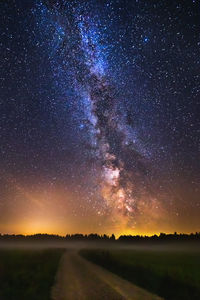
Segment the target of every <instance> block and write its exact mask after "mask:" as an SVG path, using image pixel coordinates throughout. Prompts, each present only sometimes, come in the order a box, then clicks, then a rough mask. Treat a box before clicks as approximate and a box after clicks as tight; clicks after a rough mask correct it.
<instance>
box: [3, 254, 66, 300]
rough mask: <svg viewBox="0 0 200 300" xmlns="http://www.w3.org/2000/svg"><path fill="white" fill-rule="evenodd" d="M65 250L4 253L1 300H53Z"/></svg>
mask: <svg viewBox="0 0 200 300" xmlns="http://www.w3.org/2000/svg"><path fill="white" fill-rule="evenodd" d="M62 253H63V250H56V249H49V250H44V249H43V250H39V249H37V250H36V249H35V250H31V249H28V250H25V249H23V250H20V249H3V250H0V300H49V299H50V293H51V287H52V285H53V284H54V280H55V275H56V272H57V268H58V264H59V260H60V257H61V255H62Z"/></svg>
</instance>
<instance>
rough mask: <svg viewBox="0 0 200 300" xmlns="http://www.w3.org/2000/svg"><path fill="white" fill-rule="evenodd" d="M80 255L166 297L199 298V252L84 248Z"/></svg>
mask: <svg viewBox="0 0 200 300" xmlns="http://www.w3.org/2000/svg"><path fill="white" fill-rule="evenodd" d="M80 254H81V255H82V256H83V257H85V258H86V259H88V260H90V261H92V262H94V263H96V264H99V265H101V266H102V267H104V268H106V269H108V270H109V271H111V272H113V273H116V274H117V275H119V276H121V277H123V278H125V279H127V280H129V281H131V282H132V283H134V284H136V285H138V286H140V287H143V288H145V289H146V290H149V291H150V292H152V293H155V294H157V295H159V296H161V297H164V299H167V300H179V299H181V300H191V299H192V300H197V299H198V300H199V299H200V253H199V252H193V251H187V252H186V251H184V252H178V251H156V250H155V251H154V250H141V251H139V250H86V249H84V250H81V251H80Z"/></svg>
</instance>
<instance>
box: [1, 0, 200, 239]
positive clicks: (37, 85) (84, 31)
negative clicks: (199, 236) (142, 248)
mask: <svg viewBox="0 0 200 300" xmlns="http://www.w3.org/2000/svg"><path fill="white" fill-rule="evenodd" d="M0 10H1V21H0V22H1V25H0V36H1V42H0V47H1V52H0V53H1V55H0V64H1V75H0V82H1V97H0V138H1V139H0V141H1V142H0V231H1V232H2V233H28V234H30V233H36V232H47V233H59V234H65V233H75V232H82V233H89V232H98V233H109V234H110V233H112V232H113V233H115V234H126V233H132V234H138V233H139V234H152V233H158V232H160V231H165V232H171V231H172V232H173V231H180V232H191V231H198V230H199V228H200V227H199V226H200V219H199V214H200V206H199V205H200V204H199V197H200V190H199V187H200V180H199V179H200V163H199V150H200V149H199V146H200V144H199V141H200V124H199V123H200V122H199V113H200V107H199V104H200V73H199V69H200V2H199V1H192V0H180V1H165V0H160V1H145V0H134V1H132V0H101V1H100V0H88V1H81V0H79V1H78V0H74V1H64V0H60V1H55V0H46V1H45V0H43V1H40V0H36V1H33V0H29V1H27V0H12V1H5V0H4V1H3V0H2V1H1V2H0Z"/></svg>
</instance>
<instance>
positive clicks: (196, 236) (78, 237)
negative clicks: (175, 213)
mask: <svg viewBox="0 0 200 300" xmlns="http://www.w3.org/2000/svg"><path fill="white" fill-rule="evenodd" d="M0 241H65V242H66V241H96V242H97V241H99V242H100V241H106V242H115V243H143V242H153V243H155V242H177V241H182V242H189V241H198V242H200V232H196V233H191V234H184V233H180V234H178V233H176V232H175V233H173V234H166V233H160V234H159V235H156V234H155V235H152V236H142V235H121V236H119V237H118V238H116V237H115V235H114V234H112V235H111V236H109V235H107V234H103V235H99V234H96V233H91V234H67V235H66V236H60V235H55V234H34V235H22V234H17V235H16V234H0Z"/></svg>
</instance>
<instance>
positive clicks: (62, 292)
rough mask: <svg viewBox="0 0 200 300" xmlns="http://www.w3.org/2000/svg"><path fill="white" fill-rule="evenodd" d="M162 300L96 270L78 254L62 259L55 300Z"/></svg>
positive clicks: (53, 294) (57, 277)
mask: <svg viewBox="0 0 200 300" xmlns="http://www.w3.org/2000/svg"><path fill="white" fill-rule="evenodd" d="M93 299H94V300H104V299H105V300H121V299H131V300H161V298H160V297H158V296H155V295H152V294H150V293H149V292H147V291H145V290H143V289H141V288H139V287H137V286H134V285H133V284H131V283H129V282H128V281H126V280H124V279H122V278H120V277H118V276H117V275H115V274H113V273H111V272H109V271H107V270H105V269H103V268H102V267H100V266H97V265H95V264H93V263H91V262H89V261H87V260H85V259H84V258H82V257H80V256H79V255H78V254H77V253H76V252H72V251H69V252H68V251H66V252H65V253H64V255H63V257H62V259H61V262H60V266H59V269H58V273H57V276H56V283H55V285H54V287H53V288H52V300H93Z"/></svg>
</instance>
